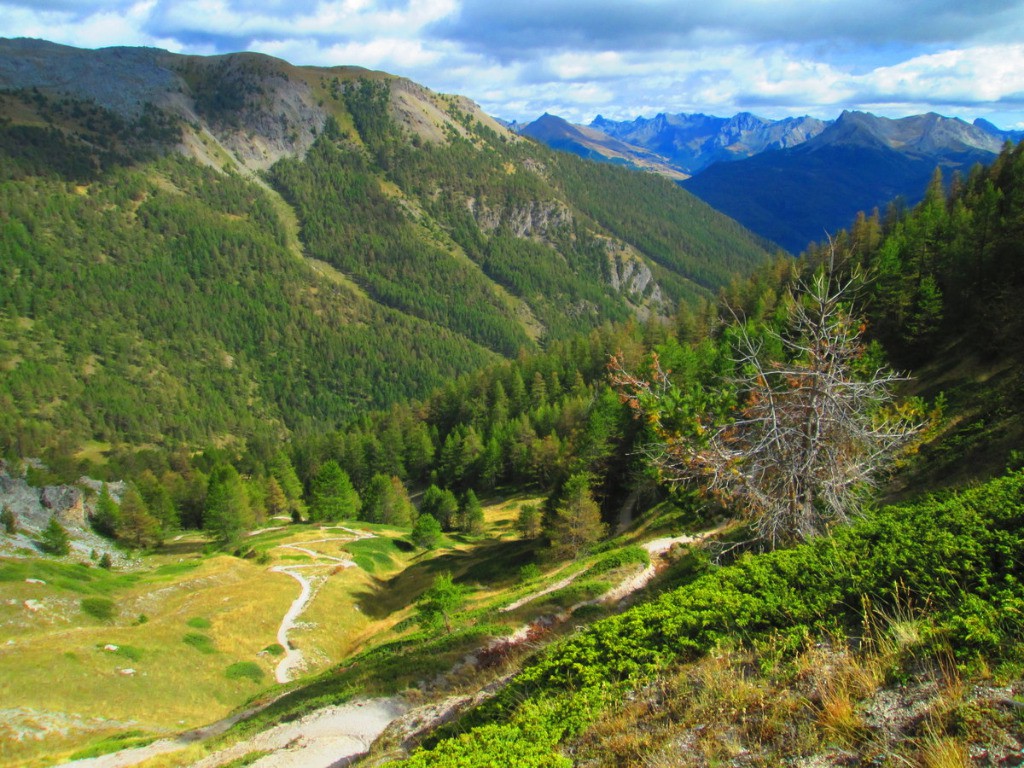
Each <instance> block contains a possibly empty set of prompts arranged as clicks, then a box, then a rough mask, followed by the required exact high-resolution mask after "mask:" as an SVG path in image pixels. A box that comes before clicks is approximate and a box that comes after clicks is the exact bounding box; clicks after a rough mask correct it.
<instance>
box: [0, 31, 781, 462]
mask: <svg viewBox="0 0 1024 768" xmlns="http://www.w3.org/2000/svg"><path fill="white" fill-rule="evenodd" d="M0 116H2V117H3V121H2V123H0V186H2V189H0V195H3V198H4V200H5V205H4V208H3V214H0V226H3V227H4V230H5V237H4V240H3V246H2V247H3V248H4V254H3V256H4V258H3V259H2V260H0V306H2V307H3V312H2V315H0V319H2V324H3V336H2V338H3V344H4V346H3V349H2V353H0V365H2V366H3V367H4V369H5V370H6V371H8V372H9V373H10V376H8V377H6V378H5V380H4V394H3V397H4V402H5V403H6V404H8V405H9V407H8V408H5V413H4V425H3V430H2V432H3V445H4V447H5V448H6V449H7V450H9V451H12V452H14V453H17V454H18V455H26V454H27V453H31V452H36V451H40V450H45V449H49V450H56V451H60V452H67V451H72V450H74V449H75V448H76V447H80V446H82V445H84V444H85V443H86V442H87V441H88V440H90V439H98V440H101V441H104V444H109V443H115V444H116V443H122V442H126V443H136V444H137V443H154V444H166V443H173V442H175V441H178V440H184V441H188V442H193V443H194V442H196V441H206V440H216V441H223V440H227V441H230V440H232V439H236V438H238V437H245V436H250V437H251V436H252V435H254V434H257V433H260V434H264V435H268V436H269V435H278V434H280V433H281V432H282V431H284V430H286V429H296V428H306V427H308V426H309V425H312V424H314V423H321V422H323V423H326V424H339V423H342V422H344V421H347V420H350V419H352V418H353V417H355V416H356V415H358V414H359V413H362V412H364V411H365V410H367V409H369V408H378V407H382V406H384V405H386V404H388V403H390V402H394V401H395V400H399V399H406V398H409V397H421V396H423V395H425V394H426V393H427V392H429V391H430V390H431V389H433V388H435V387H437V386H438V385H439V384H441V383H442V382H443V381H445V380H448V379H450V378H451V377H452V376H454V375H456V374H458V373H460V372H466V371H469V370H473V369H475V368H476V367H478V366H479V365H481V364H482V363H484V362H486V361H488V360H492V359H494V357H495V355H514V354H516V353H517V352H518V350H519V349H520V348H526V349H531V348H536V347H538V346H540V345H544V344H547V343H549V342H550V341H552V340H555V339H558V338H564V337H566V336H568V335H570V334H575V333H578V332H581V331H587V330H589V329H591V328H594V327H596V326H599V325H601V324H602V323H605V322H609V321H612V322H618V321H623V320H626V319H628V318H630V317H632V316H639V317H640V318H646V317H648V316H651V315H655V316H658V315H662V316H663V315H666V314H667V313H668V312H669V311H670V310H671V309H672V308H674V307H675V305H676V303H677V302H678V301H679V300H684V299H693V298H696V297H699V296H707V295H709V294H710V293H711V292H713V291H714V290H716V289H717V288H718V287H720V286H722V285H724V284H726V283H727V282H728V280H729V279H730V278H731V274H732V272H733V271H734V270H735V269H740V270H743V269H745V268H749V267H750V266H752V265H754V264H756V263H758V262H759V261H761V260H763V259H764V258H765V251H764V249H763V248H762V246H761V245H760V244H759V242H758V241H757V240H756V239H755V238H753V237H752V236H751V235H750V234H749V233H746V232H744V231H742V230H741V229H739V228H737V227H736V226H735V225H734V224H733V223H732V222H731V221H729V220H728V219H726V218H725V217H723V216H721V215H719V214H717V213H715V212H713V211H712V210H711V209H710V208H708V207H707V206H706V205H704V204H702V203H699V202H698V201H696V200H695V199H694V198H693V197H692V196H690V195H688V194H686V193H684V192H681V191H680V192H675V193H667V195H666V192H665V187H664V186H662V184H661V182H660V180H658V179H649V180H646V181H645V180H641V181H639V182H637V181H636V180H635V179H633V178H632V177H631V176H628V174H627V173H626V172H625V171H612V175H611V176H605V177H602V178H601V179H600V180H598V181H599V187H598V188H596V189H589V190H585V194H584V191H583V190H580V189H579V188H578V187H576V186H574V185H573V184H569V183H566V181H565V178H566V177H567V174H569V175H571V174H573V173H574V172H576V171H574V168H576V166H574V165H573V164H572V163H571V162H569V163H568V164H567V161H565V160H563V159H562V158H561V157H558V156H555V155H553V154H552V153H550V152H548V151H547V150H545V149H543V148H540V147H537V146H536V145H535V144H533V143H532V142H529V141H526V140H523V139H521V138H519V137H518V136H516V135H515V134H513V133H511V132H509V131H507V130H506V129H504V128H503V127H501V126H500V125H499V124H498V123H496V122H495V121H493V120H491V119H490V118H488V117H487V116H486V115H483V114H482V113H481V112H480V111H479V110H478V109H477V108H476V107H475V105H473V104H472V103H470V102H468V101H467V100H465V99H462V98H460V97H455V96H443V95H438V94H434V93H432V92H430V91H428V90H427V89H425V88H422V87H421V86H418V85H416V84H414V83H411V82H409V81H406V80H402V79H399V78H394V77H391V76H389V75H386V74H384V73H373V72H367V71H365V70H358V69H354V68H333V69H316V68H302V67H293V66H291V65H290V64H287V63H286V62H283V61H280V60H276V59H272V58H269V57H266V56H260V55H254V54H238V55H231V56H220V57H210V58H203V57H188V56H177V55H173V54H169V53H166V52H164V51H159V50H155V49H106V50H101V51H79V50H76V49H71V48H66V47H63V46H56V45H53V44H50V43H45V42H41V41H25V40H15V41H10V40H8V41H0ZM574 162H576V163H577V164H578V165H579V166H580V167H582V166H583V165H584V164H583V162H582V161H574ZM616 174H618V175H616ZM627 178H628V179H629V181H628V183H629V184H639V185H640V186H639V187H637V189H638V190H640V189H651V190H653V189H657V190H658V191H657V193H656V195H657V196H658V197H663V198H665V199H664V204H663V205H662V207H661V209H660V215H661V216H664V217H666V219H667V220H668V221H669V222H670V224H668V228H666V224H665V223H662V222H655V221H653V220H652V218H651V216H650V215H649V214H648V213H647V212H646V211H644V210H643V208H642V204H641V203H640V202H638V200H637V199H622V198H621V197H619V189H620V183H621V182H622V181H623V180H624V179H627ZM651 185H654V186H651ZM644 194H647V193H644ZM595 196H596V198H597V199H601V200H612V199H614V200H616V201H617V202H616V205H615V206H607V205H606V206H604V209H598V208H595V207H593V206H592V205H591V204H590V200H591V198H593V197H595ZM637 197H639V196H637ZM622 221H630V222H632V224H631V228H629V229H623V228H622V227H621V226H619V223H620V222H622ZM680 232H685V233H687V235H686V236H687V238H689V241H688V242H690V243H691V246H688V247H684V246H681V245H679V242H677V241H678V240H679V238H678V235H679V233H680ZM705 245H706V247H704V246H705ZM688 251H692V252H694V253H697V254H698V256H697V258H695V259H691V257H690V255H689V253H688ZM716 261H719V262H720V263H717V264H716V263H715V262H716ZM115 287H116V288H117V291H116V292H115V291H114V288H115ZM101 447H103V446H101ZM106 447H109V446H106Z"/></svg>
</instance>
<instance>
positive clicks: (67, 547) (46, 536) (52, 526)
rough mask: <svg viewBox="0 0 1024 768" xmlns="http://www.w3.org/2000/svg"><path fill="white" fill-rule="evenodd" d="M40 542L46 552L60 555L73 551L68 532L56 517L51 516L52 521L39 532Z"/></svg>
mask: <svg viewBox="0 0 1024 768" xmlns="http://www.w3.org/2000/svg"><path fill="white" fill-rule="evenodd" d="M39 544H40V546H41V547H42V550H43V551H44V552H46V553H48V554H51V555H57V556H58V557H62V556H64V555H66V554H68V553H69V552H70V551H71V539H70V537H69V536H68V532H67V531H66V530H65V529H64V526H63V525H61V524H60V523H59V522H58V520H57V518H56V517H51V518H50V522H49V523H47V524H46V527H45V528H44V529H43V530H42V532H41V533H40V534H39Z"/></svg>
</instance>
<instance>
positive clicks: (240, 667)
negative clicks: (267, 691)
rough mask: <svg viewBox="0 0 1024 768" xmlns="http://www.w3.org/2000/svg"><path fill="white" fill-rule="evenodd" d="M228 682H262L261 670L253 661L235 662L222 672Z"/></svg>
mask: <svg viewBox="0 0 1024 768" xmlns="http://www.w3.org/2000/svg"><path fill="white" fill-rule="evenodd" d="M224 676H225V677H227V679H228V680H243V679H248V680H252V681H253V682H254V683H258V682H260V681H261V680H263V669H262V668H261V667H260V665H259V664H257V663H256V662H255V661H236V662H235V663H234V664H231V665H229V666H228V668H227V669H225V670H224Z"/></svg>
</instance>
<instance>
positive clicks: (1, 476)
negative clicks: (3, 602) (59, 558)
mask: <svg viewBox="0 0 1024 768" xmlns="http://www.w3.org/2000/svg"><path fill="white" fill-rule="evenodd" d="M93 484H95V485H97V486H99V487H102V483H96V481H90V482H89V483H86V484H84V485H85V487H89V486H91V485H93ZM112 485H113V486H115V489H118V490H123V483H114V484H112ZM111 495H112V496H113V495H114V494H113V492H112V493H111ZM114 498H115V499H116V498H117V496H114ZM3 507H7V508H8V509H10V510H11V512H13V513H14V515H15V518H16V520H17V526H18V532H17V533H16V534H14V535H13V536H12V535H8V534H7V533H5V532H4V530H3V529H2V528H0V554H2V555H5V556H13V557H26V556H31V557H38V556H39V555H40V554H41V551H40V550H39V549H38V546H37V537H38V535H39V532H40V531H42V530H43V529H44V528H45V527H46V526H47V524H48V523H49V522H50V518H51V517H56V518H57V521H58V522H59V523H60V524H61V525H63V526H64V528H65V530H67V532H68V536H69V537H70V539H71V541H70V544H71V557H73V558H77V559H79V560H88V559H90V558H92V559H99V558H100V557H102V556H103V555H104V554H109V555H110V557H111V560H112V562H113V563H114V565H115V566H117V567H119V568H121V567H125V566H127V565H128V564H129V563H130V561H129V559H128V558H127V557H126V556H125V554H124V553H123V552H122V551H121V550H119V549H117V547H115V546H114V543H113V542H112V541H110V540H109V539H105V538H103V537H102V536H99V535H97V534H96V533H94V532H93V531H92V529H91V528H90V527H89V524H88V518H89V514H90V512H91V511H92V502H90V501H89V500H87V499H86V495H85V494H84V493H83V492H82V488H80V487H76V486H73V485H48V486H46V487H43V488H37V487H35V486H32V485H29V483H28V480H27V479H26V478H25V477H24V476H22V475H20V474H18V473H17V472H15V471H14V470H13V469H12V468H11V467H10V466H9V465H8V464H7V463H6V462H3V461H0V509H2V508H3Z"/></svg>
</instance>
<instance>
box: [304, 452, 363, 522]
mask: <svg viewBox="0 0 1024 768" xmlns="http://www.w3.org/2000/svg"><path fill="white" fill-rule="evenodd" d="M360 506H361V503H360V500H359V494H357V493H356V489H355V488H354V487H352V481H351V480H350V479H349V476H348V473H346V472H345V470H343V469H342V468H341V467H340V466H338V462H336V461H334V460H333V459H332V460H331V461H328V462H326V463H325V464H324V465H323V466H322V467H320V470H319V471H318V472H317V473H316V477H315V478H313V500H312V504H311V505H310V508H309V516H310V519H311V520H313V521H332V522H333V521H337V520H355V519H356V517H357V516H358V514H359V508H360Z"/></svg>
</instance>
